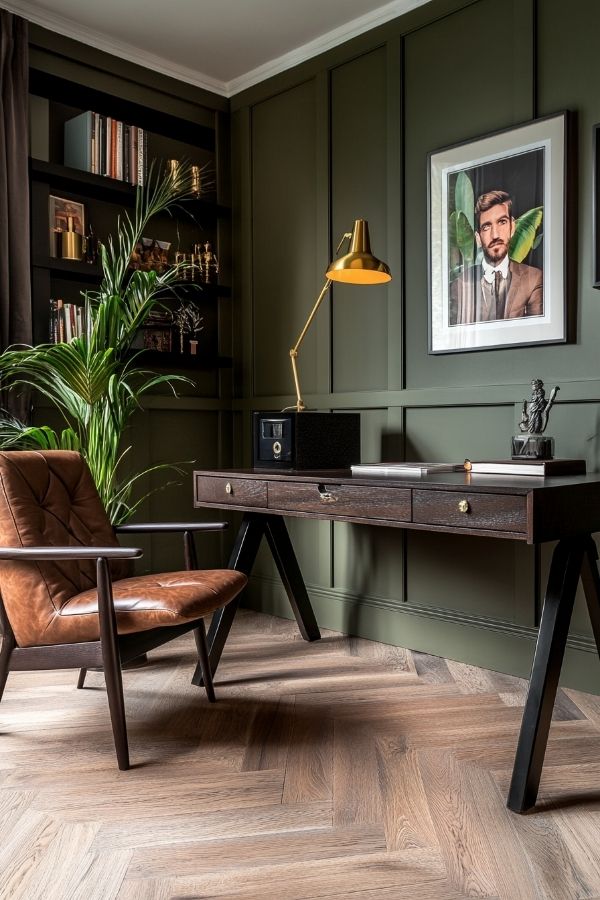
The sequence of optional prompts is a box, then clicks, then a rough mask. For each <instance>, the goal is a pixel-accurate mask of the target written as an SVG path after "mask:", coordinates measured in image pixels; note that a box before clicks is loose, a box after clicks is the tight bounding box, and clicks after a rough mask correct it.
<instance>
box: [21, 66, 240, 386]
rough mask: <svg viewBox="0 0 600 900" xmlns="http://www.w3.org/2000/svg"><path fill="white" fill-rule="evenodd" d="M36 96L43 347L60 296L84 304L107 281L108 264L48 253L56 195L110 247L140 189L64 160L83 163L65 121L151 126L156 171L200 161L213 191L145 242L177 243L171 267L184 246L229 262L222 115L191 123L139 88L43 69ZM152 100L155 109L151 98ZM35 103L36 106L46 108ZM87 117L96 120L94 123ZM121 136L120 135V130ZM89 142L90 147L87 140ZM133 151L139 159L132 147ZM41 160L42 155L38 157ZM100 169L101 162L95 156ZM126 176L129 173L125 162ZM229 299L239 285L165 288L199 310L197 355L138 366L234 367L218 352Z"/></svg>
mask: <svg viewBox="0 0 600 900" xmlns="http://www.w3.org/2000/svg"><path fill="white" fill-rule="evenodd" d="M30 92H31V94H32V95H34V97H35V98H37V101H39V100H40V98H45V99H44V100H43V104H45V106H44V108H45V110H46V113H45V114H44V117H43V118H42V119H41V120H40V122H41V125H40V127H41V128H42V129H43V130H44V133H45V142H44V140H42V141H41V142H38V143H37V144H36V148H37V149H32V154H33V155H32V156H31V157H30V159H29V173H30V184H31V222H32V229H31V231H32V248H31V263H32V296H33V307H34V341H35V342H36V343H41V342H46V341H47V340H48V334H49V321H50V320H49V310H50V308H51V303H50V301H51V300H57V299H60V300H62V302H63V304H75V305H77V304H79V305H81V303H82V296H81V294H82V292H84V291H85V290H86V289H87V290H92V291H93V290H94V289H95V288H96V287H97V286H98V285H99V284H100V282H101V279H102V270H101V266H100V265H91V264H89V263H87V262H85V261H83V260H82V261H78V260H69V259H61V258H55V257H51V256H50V255H49V240H50V227H51V225H52V224H53V223H51V222H50V214H49V208H50V200H49V198H50V196H54V197H58V198H59V199H62V200H64V201H68V202H73V203H76V204H78V205H79V207H80V208H81V209H82V210H83V212H82V213H81V216H82V218H84V220H85V229H86V231H87V229H88V228H89V226H90V225H91V226H92V227H93V231H94V234H95V236H96V238H97V239H98V241H99V242H105V241H106V240H107V238H108V236H109V235H115V234H116V226H117V219H118V217H119V216H123V215H124V214H129V215H131V214H132V211H133V210H134V209H135V203H136V193H137V189H136V187H135V186H134V185H132V184H129V183H128V182H127V181H124V180H120V179H115V178H111V177H109V176H106V175H98V174H95V173H92V172H89V171H84V170H83V169H79V168H74V167H73V165H65V164H64V160H65V159H66V158H69V159H70V160H71V162H73V161H75V160H77V161H79V157H78V154H77V153H75V155H73V153H72V141H73V140H75V141H77V140H78V137H79V132H78V129H77V128H76V127H71V126H69V127H68V129H67V139H68V141H69V144H68V148H69V156H68V157H65V123H67V122H72V120H74V119H76V118H78V117H79V119H80V121H81V123H82V124H83V123H84V122H85V121H86V119H85V118H84V117H83V115H82V114H84V113H88V112H93V113H97V114H98V116H101V117H107V118H110V119H112V120H115V121H117V122H121V123H123V132H125V128H128V133H129V128H130V127H132V126H133V128H137V129H143V130H144V132H145V134H146V139H147V141H146V139H145V141H144V146H145V145H146V142H147V164H148V165H149V164H151V163H152V162H153V161H154V164H155V165H158V166H160V167H162V166H163V165H165V164H166V160H168V159H180V160H186V161H188V162H189V163H190V164H193V165H198V166H199V167H200V169H201V172H202V173H203V174H202V176H201V177H202V179H203V187H204V189H205V190H206V193H204V194H203V195H202V196H201V197H200V198H188V199H186V200H185V201H180V202H179V203H178V204H177V206H176V207H174V208H173V209H172V210H171V211H170V212H167V213H163V214H161V215H159V216H156V217H155V218H154V219H153V220H152V222H151V223H150V226H149V228H148V231H147V232H146V233H145V234H144V238H149V239H150V240H151V241H161V242H163V241H164V242H166V243H167V244H170V250H169V251H168V252H169V261H170V262H172V261H173V260H174V253H175V251H176V250H178V251H181V252H183V253H186V254H188V253H191V252H192V251H193V248H194V245H195V244H198V243H204V242H206V241H208V242H210V244H211V245H212V247H213V249H214V251H215V253H216V255H217V258H219V259H220V258H221V256H223V257H224V258H226V259H228V258H229V246H230V232H231V209H230V208H229V207H228V206H227V205H226V204H222V203H220V202H219V197H218V192H217V185H218V184H220V183H222V178H223V174H222V172H220V171H219V168H220V166H221V162H220V155H221V154H222V150H221V149H218V147H219V148H220V147H222V146H223V138H222V137H220V138H219V141H220V143H219V141H218V140H217V137H218V135H217V132H218V131H219V129H220V128H221V127H222V126H221V124H220V123H221V122H222V119H219V116H218V114H214V115H213V117H212V119H208V118H207V116H206V110H203V111H201V112H199V113H198V117H199V118H202V117H203V118H204V124H202V123H200V122H199V121H193V117H194V115H196V113H194V111H193V110H192V109H191V107H190V111H191V113H192V119H191V120H187V119H185V118H183V117H180V116H179V115H171V114H170V113H169V112H166V111H165V110H166V107H165V108H163V109H162V110H161V109H157V108H154V106H145V105H144V104H143V103H140V102H139V95H138V97H136V96H135V94H136V92H135V91H133V92H132V93H131V95H130V96H129V97H128V87H127V84H124V85H123V94H122V96H118V95H116V94H115V93H113V92H110V93H109V92H108V91H102V90H98V89H97V88H96V87H94V86H92V83H89V84H82V83H77V82H76V81H71V80H69V79H68V78H65V77H59V76H57V75H54V74H49V73H47V72H40V71H38V70H36V69H35V67H34V68H32V69H31V70H30ZM148 99H149V102H150V103H152V99H151V98H148ZM37 101H36V108H39V103H37ZM87 119H88V120H90V117H89V116H88V117H87ZM93 121H94V122H95V123H97V121H98V118H97V117H96V116H94V118H93ZM207 121H212V125H211V126H210V127H209V126H208V125H207V124H206V122H207ZM94 127H95V128H96V131H95V132H94V133H97V125H96V126H94ZM120 133H121V132H120V130H119V132H118V134H119V135H120ZM131 133H133V132H131ZM220 133H221V132H220V131H219V134H220ZM136 134H137V132H136ZM81 135H82V140H83V141H86V140H87V139H88V136H89V131H86V130H85V129H82V131H81ZM119 140H120V138H119ZM76 146H78V145H76ZM84 146H86V147H87V144H84ZM118 146H119V145H118ZM125 146H127V144H126V143H125V138H123V147H125ZM132 147H133V145H132ZM32 148H33V145H32ZM107 152H108V151H107ZM131 152H132V153H134V150H133V149H132V151H131ZM41 156H43V157H44V158H39V157H41ZM126 158H127V157H126V155H125V156H123V160H125V159H126ZM225 158H226V157H225ZM81 164H82V165H84V164H87V165H91V163H90V157H89V153H88V155H87V156H86V154H83V156H82V158H81ZM94 165H97V159H96V160H95V162H94ZM113 171H114V170H113ZM123 171H124V172H125V162H124V161H123ZM129 171H131V170H130V169H129ZM210 182H212V183H210ZM65 205H66V204H65ZM54 206H56V201H53V208H54ZM222 274H224V275H225V279H227V278H228V273H227V272H226V271H225V270H222ZM231 295H232V291H231V287H230V286H229V285H227V284H201V285H197V284H195V283H185V282H181V283H179V284H177V285H176V286H175V291H174V292H173V293H171V292H169V291H165V293H164V298H161V302H164V303H165V305H166V306H167V307H168V306H171V307H172V308H176V306H177V304H178V302H179V300H180V299H181V300H182V301H183V303H186V304H187V303H193V304H194V305H195V306H196V307H197V309H198V313H197V314H198V315H200V316H201V317H202V323H203V325H202V332H201V336H200V338H199V344H198V355H197V356H196V355H193V354H190V353H189V352H186V353H184V354H180V353H172V352H168V353H167V352H161V351H155V350H143V351H142V352H141V355H140V363H141V364H143V365H145V366H148V367H150V368H152V367H154V366H156V367H157V368H163V367H166V366H169V367H175V368H179V369H193V370H196V369H202V370H209V369H222V368H227V367H230V366H231V360H230V359H228V357H224V356H220V355H219V350H220V343H221V341H220V335H219V329H220V325H221V321H222V319H223V315H222V313H223V308H222V307H221V303H222V302H223V300H224V299H225V298H229V297H231ZM229 315H230V313H229V311H227V313H226V315H225V319H224V320H225V321H228V317H229ZM150 327H152V326H150Z"/></svg>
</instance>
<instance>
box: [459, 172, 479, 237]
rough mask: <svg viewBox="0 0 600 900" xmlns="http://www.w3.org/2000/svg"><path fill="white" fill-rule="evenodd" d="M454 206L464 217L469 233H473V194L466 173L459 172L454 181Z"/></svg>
mask: <svg viewBox="0 0 600 900" xmlns="http://www.w3.org/2000/svg"><path fill="white" fill-rule="evenodd" d="M454 206H455V208H456V210H457V212H459V213H462V214H463V215H464V216H465V217H466V219H467V222H468V223H469V225H470V226H471V231H475V194H474V192H473V185H472V183H471V179H470V178H469V176H468V175H467V173H466V172H460V173H459V175H458V178H457V179H456V186H455V188H454Z"/></svg>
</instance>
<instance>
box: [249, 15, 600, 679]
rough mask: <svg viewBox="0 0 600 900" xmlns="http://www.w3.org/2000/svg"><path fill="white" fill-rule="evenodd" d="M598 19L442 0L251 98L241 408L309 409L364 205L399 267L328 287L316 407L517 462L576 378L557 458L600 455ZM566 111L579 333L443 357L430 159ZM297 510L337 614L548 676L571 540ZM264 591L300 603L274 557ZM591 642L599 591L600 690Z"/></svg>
mask: <svg viewBox="0 0 600 900" xmlns="http://www.w3.org/2000/svg"><path fill="white" fill-rule="evenodd" d="M500 26H501V27H500ZM599 27H600V6H599V4H598V3H597V2H595V0H580V2H578V4H577V9H576V11H575V9H574V8H573V9H570V8H566V7H565V5H564V3H562V2H561V0H502V2H500V3H498V2H497V0H474V2H473V0H465V2H464V3H461V2H460V0H432V2H430V3H428V4H426V5H425V6H422V7H419V8H418V9H416V10H413V11H411V13H409V14H407V15H406V16H404V17H401V18H399V19H396V20H395V21H392V22H389V23H387V24H386V25H384V26H381V27H380V28H378V29H376V31H374V32H372V33H371V34H363V35H361V36H360V38H357V39H355V40H353V41H350V42H348V44H346V45H342V46H339V47H336V48H335V49H334V50H332V51H329V52H327V53H324V54H322V55H321V56H320V57H318V58H316V59H313V60H310V61H308V62H307V63H305V64H303V65H302V66H300V67H298V69H297V70H293V69H292V70H288V71H287V72H285V73H282V75H281V76H278V77H275V78H272V79H270V80H269V81H268V82H265V83H263V84H261V85H257V86H255V88H254V89H251V90H249V91H248V92H246V93H245V94H244V95H242V96H241V97H236V98H235V99H234V101H233V106H234V108H235V117H236V122H237V123H238V124H239V126H240V127H236V135H237V137H236V140H235V142H234V161H236V172H237V173H239V174H240V183H239V185H238V187H237V195H238V208H237V209H236V210H235V215H234V221H235V223H236V228H239V244H240V247H241V251H240V253H239V254H238V256H237V260H236V266H237V269H236V279H237V282H238V284H240V285H243V293H242V298H243V300H242V314H243V315H242V317H241V318H240V324H239V334H238V344H239V346H243V348H244V359H243V371H244V372H248V371H253V373H254V383H251V382H250V380H249V379H248V378H246V377H244V379H243V383H242V395H241V399H240V400H239V401H237V409H238V411H239V412H240V413H243V415H244V416H245V417H246V419H245V421H248V415H249V412H250V410H252V409H256V408H261V407H264V402H263V400H268V402H269V405H270V406H271V407H272V408H278V407H279V408H281V407H283V406H285V405H287V404H289V402H290V395H291V391H292V382H291V377H290V372H289V361H288V358H287V349H288V347H289V346H291V344H292V343H293V340H294V338H295V336H296V333H297V331H298V330H299V329H300V327H301V325H302V324H303V322H304V320H305V318H306V316H307V313H308V310H309V308H310V304H311V302H312V299H313V298H314V297H315V296H316V294H317V292H318V290H319V288H320V286H321V284H322V278H323V271H324V268H325V266H326V264H327V260H328V258H329V256H330V254H331V253H332V251H333V250H334V249H335V246H336V244H337V241H338V240H339V236H340V234H341V233H342V232H343V231H345V230H347V229H348V228H349V227H350V225H351V224H352V220H353V219H354V218H355V217H357V216H363V217H366V218H367V219H368V220H369V224H370V227H371V236H372V239H373V249H374V251H375V253H376V254H378V255H380V256H381V257H383V258H386V257H387V258H388V259H389V260H390V261H391V262H392V263H393V275H394V280H393V281H392V283H391V284H390V285H389V286H388V287H387V288H381V289H369V288H364V289H357V288H349V287H347V288H345V289H342V288H339V287H338V288H336V289H335V290H334V292H333V297H332V298H331V300H330V299H329V298H328V299H327V301H326V303H325V304H324V308H323V309H321V310H320V313H319V316H318V317H317V320H316V321H315V323H314V326H313V328H312V329H311V332H309V335H308V337H307V339H306V343H305V345H304V346H303V348H302V352H301V356H300V371H301V382H302V385H303V388H304V393H305V395H307V396H306V399H307V400H308V402H309V405H311V406H312V407H314V408H318V409H323V410H327V409H332V408H336V409H343V410H348V411H350V410H359V411H360V412H361V419H362V458H363V460H368V461H377V460H379V459H386V460H393V459H402V458H411V457H412V458H420V459H425V458H430V459H434V460H436V459H437V460H445V459H449V460H462V459H464V458H465V457H467V456H468V457H470V458H476V457H497V456H506V455H507V454H508V450H509V442H510V437H511V435H512V434H513V433H514V431H515V429H516V427H517V423H518V418H519V411H520V404H521V401H522V399H523V398H524V397H527V396H529V391H530V388H529V384H530V381H531V379H532V378H533V377H541V378H543V380H544V381H545V382H546V384H547V385H548V387H552V386H553V385H554V384H557V383H558V384H561V388H562V389H561V392H560V394H559V403H558V404H557V406H556V408H555V410H554V412H553V414H552V417H551V421H550V431H551V433H552V434H554V436H555V437H556V441H557V453H558V454H560V455H569V456H585V458H586V460H587V462H588V467H589V468H590V470H598V469H599V467H600V438H599V434H600V409H599V405H600V367H599V366H598V351H597V347H598V336H599V335H600V292H598V291H595V290H593V288H592V287H591V273H592V203H591V200H592V148H591V140H592V125H593V124H594V123H595V122H598V121H600V99H599V97H600V95H599V93H598V90H597V84H598V82H599V80H600V61H599V59H600V57H599V56H598V54H597V52H596V43H597V42H596V39H595V36H596V33H597V32H598V29H599ZM499 29H500V30H501V38H498V34H499ZM491 32H492V35H493V38H492V39H491V36H490V35H491ZM595 76H597V77H595ZM561 109H571V110H574V111H575V112H576V113H577V122H578V126H577V128H578V136H579V145H580V146H579V153H578V163H577V175H578V183H579V186H578V188H577V195H576V196H575V195H573V196H571V197H570V198H569V205H570V207H571V208H573V209H575V210H576V217H577V219H578V222H577V225H578V232H579V239H578V245H577V254H576V258H575V259H574V260H573V266H574V267H575V272H576V276H577V277H576V280H577V283H578V287H577V296H576V298H574V302H575V303H576V318H577V333H576V340H575V342H574V343H573V344H571V345H556V346H534V347H530V348H516V349H513V350H510V349H508V350H496V351H488V352H474V353H464V354H447V355H438V356H431V355H429V354H428V349H427V348H428V335H427V305H428V297H427V265H428V264H427V154H428V153H429V152H431V151H434V150H436V149H439V148H441V147H444V146H448V145H451V144H454V143H458V142H461V141H468V140H471V139H473V138H476V137H478V136H481V135H483V134H486V133H489V132H493V131H496V130H500V129H506V128H511V127H512V126H515V125H518V124H520V123H522V122H525V121H527V120H529V119H531V118H532V117H534V116H535V115H548V114H551V113H555V112H558V111H560V110H561ZM242 323H243V324H242ZM245 459H246V461H248V445H247V444H246V451H245ZM289 524H290V530H291V533H292V536H293V540H294V542H295V544H296V546H297V549H298V555H299V558H300V563H301V566H302V568H303V570H304V573H305V576H306V580H307V583H308V585H309V589H310V592H311V596H312V598H313V601H314V603H315V607H316V609H317V613H318V616H319V620H320V622H321V624H322V625H324V626H327V627H333V628H339V629H341V630H347V631H351V632H352V633H357V634H363V635H365V636H366V637H371V638H375V639H379V640H388V641H391V642H395V643H398V644H405V645H407V646H410V647H414V648H415V649H420V650H425V651H428V652H432V653H439V654H441V655H446V656H449V657H453V658H456V659H462V660H465V661H470V662H473V663H475V664H481V665H489V666H491V667H493V668H498V669H500V670H504V671H512V672H515V673H517V674H522V675H525V674H527V672H528V669H529V665H530V661H531V654H532V651H533V644H534V638H535V625H536V623H537V617H538V615H539V608H540V603H541V598H540V596H539V595H538V594H539V581H540V580H542V581H543V579H544V578H545V574H546V571H547V566H548V560H549V553H550V552H551V548H545V549H544V552H543V553H542V554H540V559H539V565H538V562H536V553H535V551H533V550H532V548H530V547H527V546H524V545H523V546H522V545H520V544H517V543H514V542H510V541H493V540H488V539H482V538H479V539H471V538H460V537H451V536H445V535H428V534H420V533H419V534H417V533H415V532H411V533H410V534H408V535H403V533H402V532H401V531H400V530H384V529H379V530H378V529H374V528H361V527H360V526H354V525H353V526H349V525H348V526H342V525H336V526H335V527H333V526H331V525H329V524H328V523H314V522H299V521H294V520H290V523H289ZM538 574H539V575H540V579H538ZM251 600H252V602H253V603H255V604H258V603H262V605H263V608H264V609H269V610H271V611H277V612H279V613H286V611H288V607H287V605H286V602H285V600H283V599H282V592H281V587H280V584H279V580H278V577H277V575H276V573H275V572H274V569H273V566H272V564H271V563H270V562H269V560H268V559H267V554H264V553H263V554H262V557H261V564H260V566H259V568H258V570H257V577H256V580H255V583H254V584H253V586H252V591H251ZM590 647H591V644H590V630H589V623H588V621H587V613H586V611H585V608H584V604H583V601H582V599H581V598H578V600H577V604H576V611H575V617H574V622H573V628H572V633H571V637H570V643H569V650H568V654H567V665H566V668H565V671H564V679H565V681H566V683H571V684H576V685H577V686H579V687H588V688H590V689H599V687H600V673H597V674H598V677H596V675H595V674H594V671H595V670H594V669H593V663H594V662H595V661H596V660H595V658H594V655H593V654H592V653H591V652H590ZM596 662H597V661H596Z"/></svg>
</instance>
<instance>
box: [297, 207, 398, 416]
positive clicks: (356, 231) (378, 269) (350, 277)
mask: <svg viewBox="0 0 600 900" xmlns="http://www.w3.org/2000/svg"><path fill="white" fill-rule="evenodd" d="M346 240H349V241H350V249H349V251H348V253H347V254H346V255H345V256H340V257H339V258H337V259H334V261H333V262H332V263H331V264H330V266H329V268H328V269H327V272H326V273H325V279H326V280H325V284H324V285H323V287H322V289H321V293H320V294H319V296H318V297H317V301H316V303H315V305H314V306H313V308H312V310H311V312H310V315H309V317H308V319H307V320H306V324H305V325H304V328H303V329H302V331H301V332H300V334H299V336H298V340H297V341H296V343H295V344H294V346H293V347H292V348H291V350H290V360H291V363H292V373H293V375H294V386H295V388H296V405H295V406H290V407H286V409H295V410H296V412H302V411H303V410H305V409H306V405H305V403H304V400H303V399H302V393H301V391H300V381H299V379H298V365H297V362H296V361H297V359H298V349H299V347H300V344H301V343H302V341H303V340H304V338H305V336H306V332H307V331H308V329H309V328H310V326H311V324H312V321H313V319H314V317H315V316H316V314H317V310H318V309H319V306H320V305H321V302H322V301H323V298H324V296H325V294H326V293H327V291H328V290H329V287H330V285H331V282H332V281H340V282H343V283H344V284H383V283H384V282H386V281H391V278H392V276H391V273H390V270H389V268H388V266H386V264H385V263H384V262H381V260H380V259H377V257H376V256H373V254H372V253H371V242H370V240H369V225H368V223H367V221H366V219H357V220H356V221H355V223H354V228H353V229H352V232H349V231H347V232H346V233H345V234H344V235H343V236H342V239H341V241H340V242H339V244H338V246H337V249H336V251H335V252H336V256H337V254H338V253H339V251H340V247H341V246H342V244H343V243H344V241H346ZM284 412H285V410H284Z"/></svg>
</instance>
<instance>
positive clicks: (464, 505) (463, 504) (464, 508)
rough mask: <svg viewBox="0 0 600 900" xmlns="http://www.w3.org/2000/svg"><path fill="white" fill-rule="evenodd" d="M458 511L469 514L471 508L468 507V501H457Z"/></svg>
mask: <svg viewBox="0 0 600 900" xmlns="http://www.w3.org/2000/svg"><path fill="white" fill-rule="evenodd" d="M458 511H459V512H461V513H468V512H471V507H470V506H469V501H468V500H459V501H458Z"/></svg>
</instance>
